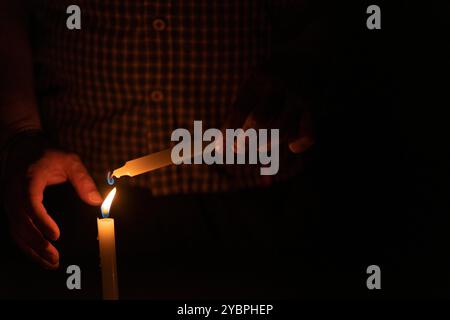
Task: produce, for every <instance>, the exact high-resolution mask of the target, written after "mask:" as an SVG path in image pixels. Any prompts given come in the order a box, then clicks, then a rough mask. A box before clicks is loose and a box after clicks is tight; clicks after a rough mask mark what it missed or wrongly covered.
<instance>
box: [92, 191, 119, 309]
mask: <svg viewBox="0 0 450 320" xmlns="http://www.w3.org/2000/svg"><path fill="white" fill-rule="evenodd" d="M115 194H116V188H114V189H113V190H111V192H110V193H109V194H108V196H107V197H106V199H105V201H104V202H103V204H102V206H101V210H102V216H103V218H101V219H99V218H97V228H98V242H99V248H100V266H101V270H102V290H103V299H104V300H117V299H118V298H119V288H118V285H117V264H116V240H115V235H114V219H112V218H108V216H109V209H110V208H111V203H112V200H113V199H114V196H115Z"/></svg>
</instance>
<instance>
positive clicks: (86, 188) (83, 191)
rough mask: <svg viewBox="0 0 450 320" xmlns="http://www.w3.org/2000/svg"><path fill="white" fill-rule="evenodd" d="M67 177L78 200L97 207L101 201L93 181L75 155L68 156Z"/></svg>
mask: <svg viewBox="0 0 450 320" xmlns="http://www.w3.org/2000/svg"><path fill="white" fill-rule="evenodd" d="M66 172H67V177H68V179H69V181H70V183H72V185H73V186H74V188H75V190H76V191H77V193H78V195H79V196H80V198H81V199H82V200H83V201H84V202H86V203H88V204H90V205H99V204H101V203H102V201H103V199H102V197H101V196H100V193H99V192H98V190H97V186H96V185H95V183H94V180H93V179H92V178H91V176H90V175H89V173H88V171H87V170H86V168H85V166H84V165H83V163H82V162H81V160H80V158H79V157H78V156H77V155H69V156H68V159H67V163H66Z"/></svg>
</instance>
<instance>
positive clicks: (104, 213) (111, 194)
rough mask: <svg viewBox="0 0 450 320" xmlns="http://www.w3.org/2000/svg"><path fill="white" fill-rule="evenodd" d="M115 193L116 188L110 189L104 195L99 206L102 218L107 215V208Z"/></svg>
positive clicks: (109, 206)
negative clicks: (103, 199)
mask: <svg viewBox="0 0 450 320" xmlns="http://www.w3.org/2000/svg"><path fill="white" fill-rule="evenodd" d="M115 195H116V188H114V189H112V190H111V191H110V192H109V193H108V195H107V196H106V199H105V201H103V203H102V206H101V211H102V216H103V218H107V217H108V216H109V209H110V208H111V203H112V201H113V199H114V196H115Z"/></svg>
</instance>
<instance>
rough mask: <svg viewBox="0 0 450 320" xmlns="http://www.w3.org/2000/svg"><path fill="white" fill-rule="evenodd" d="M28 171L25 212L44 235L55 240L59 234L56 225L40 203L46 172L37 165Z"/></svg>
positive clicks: (45, 181) (46, 176)
mask: <svg viewBox="0 0 450 320" xmlns="http://www.w3.org/2000/svg"><path fill="white" fill-rule="evenodd" d="M30 172H31V173H29V175H30V180H29V184H28V202H29V203H28V208H26V209H27V213H28V214H29V215H30V217H31V219H32V220H33V222H34V224H35V225H36V226H37V227H38V228H39V230H41V232H42V233H43V234H44V235H45V237H47V238H48V239H51V240H57V239H58V238H59V235H60V231H59V228H58V225H57V224H56V222H55V221H54V220H53V219H52V218H51V217H50V215H49V214H48V213H47V210H46V209H45V207H44V205H43V204H42V200H43V198H44V190H45V187H46V186H47V182H48V173H47V172H46V171H45V170H40V169H39V168H37V167H34V168H31V170H30Z"/></svg>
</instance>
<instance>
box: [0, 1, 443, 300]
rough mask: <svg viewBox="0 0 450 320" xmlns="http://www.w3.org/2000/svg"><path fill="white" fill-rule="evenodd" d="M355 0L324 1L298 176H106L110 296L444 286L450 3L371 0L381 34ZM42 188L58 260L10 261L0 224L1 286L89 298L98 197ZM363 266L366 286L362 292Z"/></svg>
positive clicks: (313, 294)
mask: <svg viewBox="0 0 450 320" xmlns="http://www.w3.org/2000/svg"><path fill="white" fill-rule="evenodd" d="M391 2H394V1H391ZM369 4H372V3H362V2H361V3H359V4H357V5H353V4H346V5H343V4H341V3H339V4H337V5H331V6H330V8H331V9H330V8H329V11H330V13H333V10H335V11H334V12H335V14H331V15H330V16H329V18H330V20H329V21H330V23H331V24H335V28H332V30H333V31H332V32H331V34H330V35H329V39H328V40H329V43H330V45H336V46H337V48H338V50H336V51H335V52H334V53H333V56H332V57H330V59H325V60H321V61H313V63H312V65H313V66H315V67H314V68H312V70H311V73H310V78H309V79H308V80H309V82H308V83H309V84H310V86H311V87H310V89H311V90H312V91H311V92H312V93H311V94H312V95H313V96H315V97H316V98H317V101H318V106H319V108H318V109H317V110H316V111H317V112H316V125H317V134H318V136H317V143H316V145H315V146H314V148H313V149H311V150H310V151H308V155H307V156H305V159H306V162H307V165H306V166H305V171H304V173H302V174H301V175H299V176H298V177H296V178H295V179H293V180H292V181H290V182H288V183H285V184H281V185H277V186H275V187H273V188H271V189H267V190H250V191H245V192H240V193H233V194H227V195H220V194H219V195H199V196H192V195H191V196H187V195H186V196H170V197H162V198H151V197H149V196H148V194H146V193H145V192H144V191H142V190H138V189H135V190H133V189H127V188H124V187H121V186H119V193H118V195H119V196H118V198H117V200H116V201H115V203H114V206H113V210H114V211H113V212H112V216H113V217H114V218H115V221H116V235H117V236H116V241H117V246H118V247H117V250H118V268H119V283H120V293H121V297H122V298H160V299H161V298H182V299H184V298H215V297H217V298H227V297H228V298H230V297H231V298H238V297H244V298H245V297H247V298H262V297H269V298H324V297H328V298H361V299H366V298H368V299H383V298H410V297H421V298H438V297H439V298H448V296H449V293H448V292H450V290H449V289H450V288H449V284H450V279H449V276H450V263H449V262H450V261H449V260H450V250H448V249H449V243H450V241H449V240H450V239H449V238H450V237H449V232H448V230H449V227H450V224H449V194H450V193H449V192H450V186H449V182H450V176H449V163H450V157H449V144H448V137H449V136H450V135H449V133H448V131H449V125H448V121H449V119H450V118H449V117H448V115H449V112H448V106H449V105H450V103H449V97H448V95H449V92H450V90H448V89H449V71H450V70H449V69H450V68H449V64H450V63H449V59H450V50H449V49H450V48H449V42H448V41H449V40H448V39H449V24H450V19H449V13H450V7H449V6H450V5H449V4H444V2H430V1H427V2H424V1H423V2H413V1H395V3H384V2H377V3H375V2H374V3H373V4H379V5H380V7H381V9H382V30H373V31H371V30H367V28H366V27H365V21H366V18H367V14H365V9H366V8H367V6H368V5H369ZM324 50H327V49H326V48H324ZM326 53H327V52H323V55H324V56H327V54H326ZM103 187H104V186H103ZM46 198H47V201H48V206H49V211H50V212H52V213H54V215H55V219H56V221H57V222H58V224H59V225H60V227H61V230H62V233H61V234H62V236H61V239H60V241H58V242H57V248H58V249H59V250H60V252H61V268H60V269H59V270H58V271H56V272H50V271H43V270H40V269H39V267H36V266H34V265H33V264H32V263H30V262H29V261H28V260H27V259H26V258H24V257H22V255H21V254H20V253H19V252H18V251H17V249H15V248H14V247H13V246H12V245H11V244H10V242H9V240H8V239H9V238H8V236H7V229H6V223H5V222H2V223H1V226H2V232H1V234H2V240H1V252H2V256H3V257H2V260H1V266H0V268H1V269H0V275H1V284H0V297H4V298H38V299H40V298H42V299H43V298H100V297H101V292H100V290H101V287H100V273H99V272H100V271H99V261H98V243H97V241H96V221H95V217H97V216H98V215H99V213H98V208H89V207H87V206H85V205H83V204H82V203H81V202H80V201H79V200H78V199H77V198H76V196H75V195H74V193H73V191H72V190H71V188H70V187H69V186H62V187H56V188H51V189H49V190H48V196H47V197H46ZM3 219H4V218H3ZM70 264H77V265H79V266H80V267H81V270H82V288H83V289H82V290H81V291H79V292H75V291H68V290H67V289H66V287H65V280H66V277H67V275H66V274H65V268H66V267H67V266H68V265H70ZM371 264H376V265H379V266H380V267H381V272H382V277H381V285H382V290H380V291H369V290H367V288H366V278H367V274H366V273H365V271H366V268H367V266H369V265H371Z"/></svg>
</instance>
